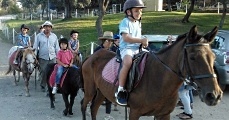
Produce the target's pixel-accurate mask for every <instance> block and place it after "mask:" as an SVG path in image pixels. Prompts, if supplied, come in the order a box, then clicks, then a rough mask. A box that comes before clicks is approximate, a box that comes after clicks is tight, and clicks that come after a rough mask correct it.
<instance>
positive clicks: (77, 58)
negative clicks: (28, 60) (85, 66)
mask: <svg viewBox="0 0 229 120" xmlns="http://www.w3.org/2000/svg"><path fill="white" fill-rule="evenodd" d="M73 56H74V59H73V64H74V65H76V66H78V67H80V66H81V64H82V61H81V58H80V56H79V55H78V54H73Z"/></svg>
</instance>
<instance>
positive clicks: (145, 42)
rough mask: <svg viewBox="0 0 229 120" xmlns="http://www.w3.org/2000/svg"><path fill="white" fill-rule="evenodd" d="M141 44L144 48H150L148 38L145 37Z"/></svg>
mask: <svg viewBox="0 0 229 120" xmlns="http://www.w3.org/2000/svg"><path fill="white" fill-rule="evenodd" d="M141 44H142V47H143V48H146V47H147V46H148V39H147V38H146V37H144V38H143V39H142V42H141Z"/></svg>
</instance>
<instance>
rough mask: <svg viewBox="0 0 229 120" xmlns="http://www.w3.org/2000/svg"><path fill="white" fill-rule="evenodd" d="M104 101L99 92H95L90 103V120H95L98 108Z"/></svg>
mask: <svg viewBox="0 0 229 120" xmlns="http://www.w3.org/2000/svg"><path fill="white" fill-rule="evenodd" d="M104 100H105V97H104V96H103V94H102V93H101V91H100V90H97V94H96V96H95V98H94V99H93V101H92V104H91V118H92V120H96V115H97V112H98V109H99V106H100V105H101V104H102V102H103V101H104Z"/></svg>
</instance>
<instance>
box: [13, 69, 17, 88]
mask: <svg viewBox="0 0 229 120" xmlns="http://www.w3.org/2000/svg"><path fill="white" fill-rule="evenodd" d="M13 75H14V85H15V86H17V78H16V71H15V70H13Z"/></svg>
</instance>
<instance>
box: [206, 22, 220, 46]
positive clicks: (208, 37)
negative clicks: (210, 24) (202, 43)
mask: <svg viewBox="0 0 229 120" xmlns="http://www.w3.org/2000/svg"><path fill="white" fill-rule="evenodd" d="M217 32H218V27H217V26H215V27H214V28H213V29H212V31H211V32H209V33H207V34H205V35H204V38H205V39H206V40H207V41H208V42H212V41H213V40H214V39H215V36H216V34H217Z"/></svg>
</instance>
